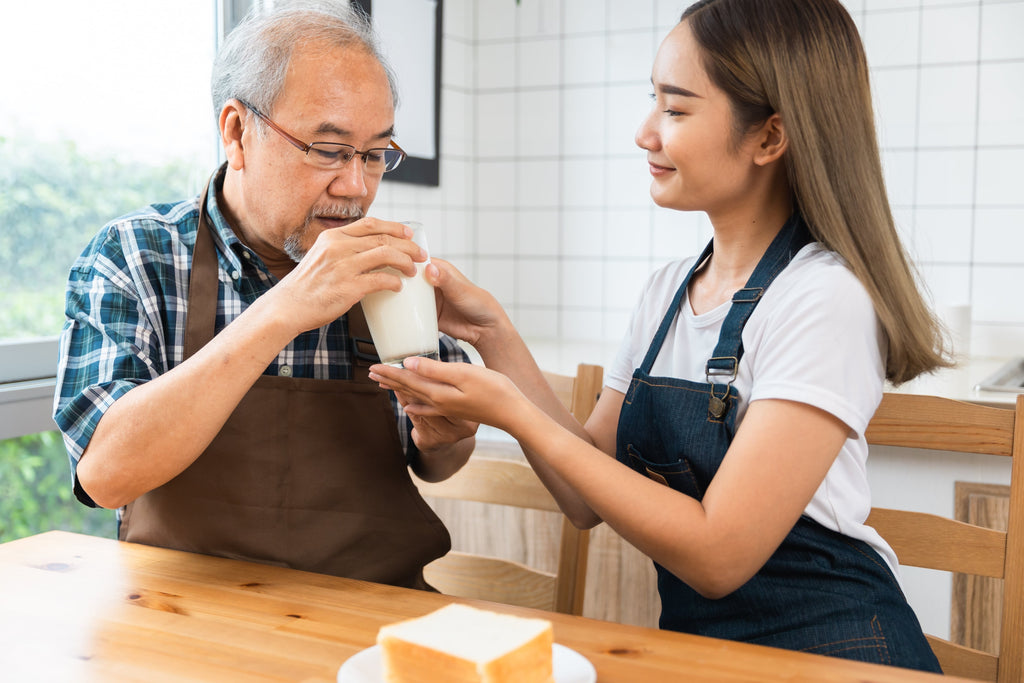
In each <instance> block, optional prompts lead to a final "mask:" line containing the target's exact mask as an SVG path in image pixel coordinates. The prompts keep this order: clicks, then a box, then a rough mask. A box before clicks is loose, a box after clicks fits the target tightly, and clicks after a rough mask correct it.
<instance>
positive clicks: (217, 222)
mask: <svg viewBox="0 0 1024 683" xmlns="http://www.w3.org/2000/svg"><path fill="white" fill-rule="evenodd" d="M227 166H228V165H227V162H224V164H223V165H222V166H221V167H220V168H219V169H217V171H216V172H215V173H214V175H213V178H212V179H211V181H210V185H209V187H208V188H207V190H206V215H207V217H208V219H209V220H210V222H211V224H212V226H213V232H214V241H215V242H217V243H218V245H217V246H218V247H219V248H218V251H219V252H220V254H221V255H222V257H223V258H225V259H226V260H227V262H228V264H229V266H230V267H229V268H228V270H229V272H230V271H232V270H237V271H238V272H241V273H244V272H246V267H247V266H248V267H256V268H261V269H264V270H266V267H265V266H264V265H263V261H262V259H260V257H259V256H257V255H256V252H254V251H253V250H252V249H250V248H249V247H247V246H245V245H244V244H242V241H241V240H240V239H238V235H236V234H235V231H234V230H233V229H232V228H231V225H230V224H228V221H227V219H226V218H225V217H224V214H223V213H222V212H221V209H220V205H219V204H218V199H219V198H220V197H221V196H223V189H224V176H225V174H226V172H227ZM247 254H248V256H246V255H247Z"/></svg>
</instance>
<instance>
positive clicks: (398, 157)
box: [239, 100, 406, 174]
mask: <svg viewBox="0 0 1024 683" xmlns="http://www.w3.org/2000/svg"><path fill="white" fill-rule="evenodd" d="M239 102H241V103H242V104H243V105H245V107H246V109H248V110H249V111H251V112H252V113H253V114H255V115H256V117H257V118H258V119H260V120H261V121H263V122H264V123H266V124H267V125H268V126H270V127H271V128H272V129H273V130H274V131H275V132H276V133H277V134H278V135H280V136H281V137H283V138H284V139H285V140H287V141H288V142H290V143H292V144H293V145H295V146H296V147H298V148H299V149H301V150H302V151H303V152H304V153H305V154H306V163H307V164H310V165H311V166H316V167H317V168H327V169H337V168H342V167H344V166H345V165H347V164H348V162H350V161H352V157H354V156H356V155H359V156H361V157H362V158H363V167H364V168H365V169H366V171H367V172H368V173H374V174H379V173H387V172H388V171H394V170H395V169H396V168H398V165H399V164H400V163H402V160H403V159H405V157H406V154H405V151H404V150H403V149H402V148H401V147H399V146H398V145H397V144H395V141H394V140H392V141H391V142H390V143H388V144H390V145H391V146H390V147H375V148H373V149H368V150H366V151H365V152H363V151H360V150H358V149H356V148H355V147H353V146H352V145H346V144H344V143H341V142H310V143H305V142H303V141H302V140H299V139H298V138H297V137H295V136H294V135H290V134H289V133H287V132H285V131H284V129H282V128H281V127H280V126H278V125H277V124H276V123H274V122H273V121H271V120H270V119H269V118H268V117H267V116H264V115H263V114H262V113H260V111H259V110H258V109H256V107H254V106H252V105H251V104H248V103H246V102H245V101H244V100H239Z"/></svg>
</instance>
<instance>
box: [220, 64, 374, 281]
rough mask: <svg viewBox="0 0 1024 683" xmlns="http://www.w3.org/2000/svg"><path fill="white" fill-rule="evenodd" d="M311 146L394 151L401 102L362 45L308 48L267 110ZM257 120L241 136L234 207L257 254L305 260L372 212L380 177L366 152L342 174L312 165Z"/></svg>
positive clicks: (279, 124)
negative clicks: (328, 234) (368, 165)
mask: <svg viewBox="0 0 1024 683" xmlns="http://www.w3.org/2000/svg"><path fill="white" fill-rule="evenodd" d="M262 113H263V114H265V115H266V116H268V117H269V118H271V119H273V121H274V122H275V123H276V124H277V125H278V126H280V127H281V128H282V129H283V130H285V131H287V132H288V133H289V134H291V135H292V136H294V137H295V138H298V139H299V140H301V141H303V142H305V143H307V144H308V143H311V142H341V143H345V144H349V145H352V146H353V147H355V148H356V149H358V150H364V151H365V150H368V149H371V148H378V147H387V145H388V142H389V141H390V140H391V134H392V132H393V127H394V103H393V102H392V99H391V90H390V87H389V85H388V81H387V76H386V75H385V73H384V70H383V68H381V66H380V64H379V63H378V62H377V60H376V59H374V58H373V56H371V55H369V54H367V53H366V52H365V51H363V50H362V49H360V48H355V47H340V48H339V47H324V46H322V45H321V46H317V45H307V46H303V47H301V48H297V49H296V51H295V54H294V55H293V57H292V61H291V63H290V65H289V68H288V74H287V76H286V79H285V87H284V90H283V92H282V93H281V96H280V97H279V98H278V100H277V102H276V103H275V104H274V108H273V110H272V111H269V112H262ZM255 124H256V118H255V116H250V117H249V119H248V121H247V125H246V128H245V131H244V133H243V138H242V143H243V144H242V146H243V149H244V167H243V168H242V169H241V171H242V173H241V181H240V187H241V195H242V197H241V199H242V204H243V206H241V207H232V210H233V211H234V213H235V216H236V217H237V219H238V221H239V222H240V223H241V225H240V226H239V228H240V232H241V233H242V235H243V240H244V241H246V242H247V243H248V244H249V246H250V247H252V248H253V249H255V250H256V251H257V252H258V253H261V254H266V255H267V256H270V257H273V258H277V257H280V256H281V252H284V253H286V254H287V255H288V256H289V257H291V258H292V259H293V260H296V261H297V260H298V259H300V258H301V257H302V256H303V255H304V254H305V253H306V252H307V251H308V250H309V249H310V247H312V245H313V242H314V241H315V240H316V237H317V235H319V234H320V233H321V232H323V231H324V230H327V229H330V228H334V227H340V226H343V225H347V224H348V223H351V222H352V221H354V220H357V219H358V218H360V217H362V216H363V215H364V214H365V213H366V211H367V210H368V209H369V207H370V204H371V203H372V202H373V199H374V197H375V196H376V194H377V188H378V186H379V185H380V175H379V174H374V173H367V172H365V170H364V165H363V160H362V158H361V157H360V156H359V155H356V156H355V157H353V159H352V160H351V161H350V162H349V163H348V164H347V165H346V166H344V167H342V168H340V169H333V170H327V169H322V168H318V167H316V166H313V165H310V164H309V163H307V160H306V158H305V156H304V154H303V152H302V150H300V149H298V148H297V147H295V146H294V145H293V144H291V143H290V142H288V141H287V140H286V139H285V138H284V137H282V136H281V135H279V134H278V133H276V132H275V131H273V130H270V129H269V128H267V129H266V130H265V131H264V134H263V135H257V134H256V133H257V128H256V125H255Z"/></svg>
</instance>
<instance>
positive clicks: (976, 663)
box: [926, 636, 999, 681]
mask: <svg viewBox="0 0 1024 683" xmlns="http://www.w3.org/2000/svg"><path fill="white" fill-rule="evenodd" d="M926 637H927V638H928V644H929V645H931V646H932V652H934V653H935V656H936V658H938V660H939V661H940V662H941V663H942V673H944V674H945V675H947V676H958V677H961V678H975V679H978V680H981V681H994V680H996V677H997V676H998V673H999V658H998V657H996V656H995V655H993V654H989V653H988V652H982V651H981V650H975V649H973V648H969V647H964V646H963V645H957V644H956V643H951V642H949V641H948V640H944V639H942V638H939V637H936V636H926Z"/></svg>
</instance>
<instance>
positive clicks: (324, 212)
mask: <svg viewBox="0 0 1024 683" xmlns="http://www.w3.org/2000/svg"><path fill="white" fill-rule="evenodd" d="M324 217H329V218H352V219H355V220H359V219H360V218H362V217H363V209H362V207H361V206H359V204H358V202H355V201H351V202H342V203H338V204H333V205H331V206H314V207H313V208H312V209H310V211H309V213H308V214H306V220H305V221H303V223H302V225H300V226H299V227H297V228H296V229H295V230H293V231H292V233H291V234H290V235H288V237H286V238H285V240H284V245H283V246H282V249H283V250H284V253H286V254H288V257H289V258H290V259H291V260H293V261H295V262H296V263H298V262H299V261H301V260H302V258H303V257H304V256H305V255H306V252H308V251H309V248H308V247H306V246H305V244H306V240H307V237H308V236H309V234H310V233H311V232H312V231H313V221H314V220H316V219H317V218H324ZM314 239H315V237H314Z"/></svg>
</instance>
